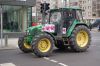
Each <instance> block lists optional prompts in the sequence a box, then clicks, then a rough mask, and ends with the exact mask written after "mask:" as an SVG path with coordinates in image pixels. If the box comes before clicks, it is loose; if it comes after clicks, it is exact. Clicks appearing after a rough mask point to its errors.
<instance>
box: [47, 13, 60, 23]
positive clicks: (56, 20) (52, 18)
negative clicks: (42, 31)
mask: <svg viewBox="0 0 100 66" xmlns="http://www.w3.org/2000/svg"><path fill="white" fill-rule="evenodd" d="M60 21H61V12H51V13H50V16H49V22H50V24H54V23H59V22H60Z"/></svg>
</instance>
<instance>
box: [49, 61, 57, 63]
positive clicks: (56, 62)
mask: <svg viewBox="0 0 100 66" xmlns="http://www.w3.org/2000/svg"><path fill="white" fill-rule="evenodd" d="M50 61H51V62H54V63H57V62H58V61H56V60H50Z"/></svg>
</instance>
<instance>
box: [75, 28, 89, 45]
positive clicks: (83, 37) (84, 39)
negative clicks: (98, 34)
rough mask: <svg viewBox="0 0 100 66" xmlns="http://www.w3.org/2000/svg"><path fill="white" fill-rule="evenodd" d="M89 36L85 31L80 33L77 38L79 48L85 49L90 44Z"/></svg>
mask: <svg viewBox="0 0 100 66" xmlns="http://www.w3.org/2000/svg"><path fill="white" fill-rule="evenodd" d="M88 40H89V36H88V33H87V32H86V31H84V30H81V31H79V32H78V34H77V36H76V41H77V44H78V46H80V47H85V46H86V45H87V44H88Z"/></svg>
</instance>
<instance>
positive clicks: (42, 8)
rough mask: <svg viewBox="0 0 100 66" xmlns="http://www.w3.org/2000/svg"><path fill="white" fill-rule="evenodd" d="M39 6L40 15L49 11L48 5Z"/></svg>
mask: <svg viewBox="0 0 100 66" xmlns="http://www.w3.org/2000/svg"><path fill="white" fill-rule="evenodd" d="M40 5H41V7H40V9H41V11H40V12H41V13H45V12H46V11H47V10H49V9H50V7H49V5H50V4H49V3H41V4H40Z"/></svg>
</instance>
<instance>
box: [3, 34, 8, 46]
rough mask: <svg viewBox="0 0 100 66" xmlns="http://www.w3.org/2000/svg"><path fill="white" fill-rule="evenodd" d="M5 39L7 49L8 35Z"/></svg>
mask: <svg viewBox="0 0 100 66" xmlns="http://www.w3.org/2000/svg"><path fill="white" fill-rule="evenodd" d="M4 39H5V47H7V46H8V35H5V37H4Z"/></svg>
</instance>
